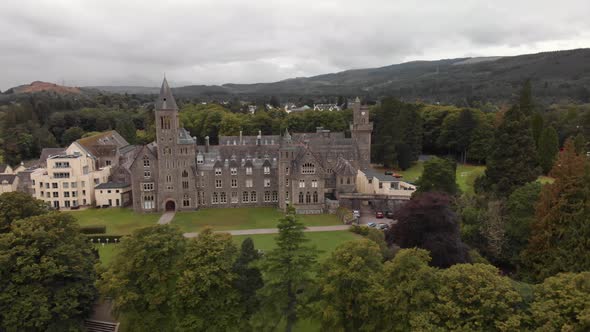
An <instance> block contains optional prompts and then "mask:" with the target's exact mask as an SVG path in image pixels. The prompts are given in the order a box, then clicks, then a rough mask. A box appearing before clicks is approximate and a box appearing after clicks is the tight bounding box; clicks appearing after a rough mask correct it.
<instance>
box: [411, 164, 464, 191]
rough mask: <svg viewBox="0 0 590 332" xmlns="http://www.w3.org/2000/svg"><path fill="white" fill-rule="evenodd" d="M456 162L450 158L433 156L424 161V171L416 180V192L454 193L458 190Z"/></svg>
mask: <svg viewBox="0 0 590 332" xmlns="http://www.w3.org/2000/svg"><path fill="white" fill-rule="evenodd" d="M456 168H457V163H456V162H455V161H453V160H450V159H443V158H438V157H433V158H431V159H430V160H427V161H425V162H424V172H422V176H421V177H420V178H419V179H418V181H417V182H416V186H417V187H418V189H417V190H416V193H418V194H419V193H424V192H442V193H447V194H449V195H455V194H457V193H458V192H459V187H458V186H457V175H456Z"/></svg>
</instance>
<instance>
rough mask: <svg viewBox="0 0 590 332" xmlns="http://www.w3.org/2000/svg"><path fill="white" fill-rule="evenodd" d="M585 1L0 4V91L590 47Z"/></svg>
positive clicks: (312, 71)
mask: <svg viewBox="0 0 590 332" xmlns="http://www.w3.org/2000/svg"><path fill="white" fill-rule="evenodd" d="M588 12H590V2H588V1H586V0H562V1H560V2H559V3H556V2H555V1H545V0H538V1H518V0H511V1H509V0H496V1H478V0H463V1H460V0H445V1H434V0H422V1H410V0H402V1H391V0H375V1H369V0H365V1H358V0H355V1H350V0H330V1H320V0H287V1H273V0H257V1H238V0H236V1H221V0H217V1H215V0H211V1H209V0H207V1H188V0H187V1H120V0H103V1H77V0H69V1H68V0H61V1H57V0H53V1H50V0H37V1H33V0H3V1H0V31H2V33H0V69H1V70H0V89H2V90H4V89H6V88H9V87H11V86H15V85H18V84H24V83H29V82H30V81H32V80H47V81H61V80H65V81H66V83H68V84H72V85H103V84H126V85H127V84H137V85H154V84H157V82H158V81H159V80H160V79H161V75H162V74H163V73H164V72H166V73H167V74H168V77H169V79H170V81H171V82H185V83H186V82H190V83H194V84H222V83H227V82H236V83H254V82H270V81H275V80H281V79H286V78H290V77H296V76H309V75H317V74H323V73H328V72H335V71H339V70H346V69H352V68H365V67H373V66H385V65H389V64H393V63H397V62H401V61H408V60H416V59H437V58H441V57H462V56H469V55H511V54H518V53H522V52H538V51H542V50H553V49H555V48H557V47H559V48H573V47H580V46H590V21H589V20H588V19H587V16H586V14H587V13H588Z"/></svg>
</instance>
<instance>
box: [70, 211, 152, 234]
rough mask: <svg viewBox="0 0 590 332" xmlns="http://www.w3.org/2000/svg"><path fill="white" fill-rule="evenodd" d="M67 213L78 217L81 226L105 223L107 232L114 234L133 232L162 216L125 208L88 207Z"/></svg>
mask: <svg viewBox="0 0 590 332" xmlns="http://www.w3.org/2000/svg"><path fill="white" fill-rule="evenodd" d="M67 213H69V214H71V215H73V216H74V217H76V219H78V223H79V224H80V226H95V225H96V226H98V225H105V226H106V227H107V232H106V233H107V234H114V235H126V234H131V232H133V231H134V230H136V229H138V228H142V227H146V226H151V225H155V224H156V223H157V222H158V219H159V218H160V214H155V213H149V214H140V213H135V212H133V210H131V209H125V208H111V209H87V210H82V211H70V212H67Z"/></svg>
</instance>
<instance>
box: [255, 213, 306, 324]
mask: <svg viewBox="0 0 590 332" xmlns="http://www.w3.org/2000/svg"><path fill="white" fill-rule="evenodd" d="M294 213H295V211H294V210H293V209H292V208H291V209H289V211H287V214H286V215H285V217H284V218H282V219H280V220H279V224H278V226H277V227H278V229H279V235H278V236H277V238H276V245H277V247H276V249H273V250H272V251H270V252H269V253H268V254H267V255H266V257H265V259H264V260H263V261H262V262H261V270H262V272H263V276H264V287H262V288H261V289H260V295H261V296H262V303H261V304H262V310H261V311H260V312H259V313H260V314H261V315H262V316H264V317H262V320H263V322H262V323H263V325H266V326H268V325H271V327H272V328H274V327H276V325H277V324H279V323H280V321H281V320H283V319H284V320H285V323H286V328H285V331H287V332H290V331H292V330H293V326H294V325H295V323H296V322H297V320H298V319H299V317H300V313H301V312H302V310H303V309H304V307H305V305H306V304H307V303H306V302H307V300H308V298H307V291H308V290H309V288H310V286H311V283H312V280H313V278H312V269H313V267H314V266H315V264H316V259H317V250H316V249H315V248H314V247H309V246H306V245H305V243H306V242H307V241H309V240H308V239H307V238H306V237H305V234H304V233H303V229H304V228H305V226H304V225H303V224H302V223H301V222H300V221H299V220H297V218H296V217H295V215H294ZM265 315H268V316H265Z"/></svg>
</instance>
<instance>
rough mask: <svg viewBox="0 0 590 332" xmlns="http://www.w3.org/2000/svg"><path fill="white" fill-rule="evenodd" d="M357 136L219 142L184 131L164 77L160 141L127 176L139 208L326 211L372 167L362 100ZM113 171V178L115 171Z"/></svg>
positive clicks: (137, 158)
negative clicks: (361, 171)
mask: <svg viewBox="0 0 590 332" xmlns="http://www.w3.org/2000/svg"><path fill="white" fill-rule="evenodd" d="M352 108H353V114H354V116H353V117H354V120H353V123H352V124H351V133H352V135H351V136H352V137H350V138H347V137H345V135H344V133H332V132H330V131H328V130H323V129H322V128H318V129H317V131H316V132H315V133H297V134H290V133H289V132H288V131H285V133H284V135H282V136H279V135H272V136H263V135H262V133H260V132H259V134H258V135H257V136H242V135H239V136H220V137H219V144H218V145H210V144H209V139H208V138H206V139H205V142H202V144H197V141H196V138H193V137H191V136H190V134H189V133H188V131H186V130H185V129H184V128H181V127H180V125H179V120H178V107H177V105H176V102H175V100H174V96H173V95H172V92H171V90H170V87H169V86H168V83H167V81H166V80H165V79H164V82H163V83H162V87H161V89H160V95H159V97H158V100H157V101H156V110H155V117H156V119H155V124H156V141H155V142H152V143H150V144H148V145H146V146H143V147H138V148H137V150H136V152H135V153H134V158H133V160H130V162H129V163H128V164H127V165H126V166H125V169H127V170H128V172H125V170H124V169H123V170H119V171H117V170H116V169H115V171H114V175H115V174H119V175H120V176H121V178H126V177H130V179H131V185H132V192H133V195H132V197H133V198H132V200H133V207H134V209H135V210H136V211H138V212H156V211H163V210H195V209H198V208H199V207H245V206H274V207H278V208H281V209H286V208H287V207H288V206H292V207H294V208H295V209H296V211H297V213H305V214H316V213H323V212H326V207H325V206H326V204H325V200H326V197H332V198H333V199H338V195H339V194H341V193H352V192H354V191H355V181H356V173H357V170H358V169H363V168H366V167H368V166H369V162H370V160H369V158H370V155H371V131H372V129H373V125H372V123H370V122H369V112H368V109H367V108H366V107H363V106H361V104H360V101H359V100H358V99H357V100H356V101H355V102H353V103H352ZM114 175H113V176H114Z"/></svg>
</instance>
